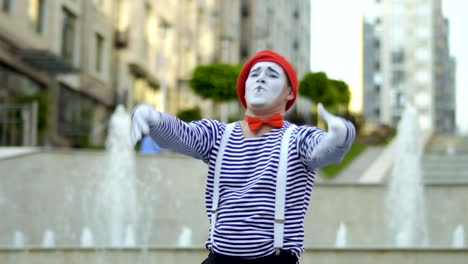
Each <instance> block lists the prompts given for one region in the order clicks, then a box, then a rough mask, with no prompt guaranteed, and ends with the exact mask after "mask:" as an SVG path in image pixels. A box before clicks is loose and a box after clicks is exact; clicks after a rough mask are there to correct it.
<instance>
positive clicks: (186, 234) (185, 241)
mask: <svg viewBox="0 0 468 264" xmlns="http://www.w3.org/2000/svg"><path fill="white" fill-rule="evenodd" d="M191 237H192V230H191V229H190V228H189V227H187V226H183V227H182V232H181V233H180V235H179V241H178V243H177V245H178V246H179V247H189V246H190V245H191V240H192V238H191Z"/></svg>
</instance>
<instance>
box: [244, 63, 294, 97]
mask: <svg viewBox="0 0 468 264" xmlns="http://www.w3.org/2000/svg"><path fill="white" fill-rule="evenodd" d="M286 80H287V78H286V74H285V72H284V70H283V68H281V66H279V65H278V64H276V63H274V62H257V63H256V64H255V65H254V66H253V67H252V68H251V69H250V73H249V76H248V77H247V80H246V81H245V101H246V103H247V106H262V105H270V104H271V103H273V102H274V101H275V100H276V99H277V98H278V96H279V95H280V94H281V92H282V91H283V89H284V87H285V84H286Z"/></svg>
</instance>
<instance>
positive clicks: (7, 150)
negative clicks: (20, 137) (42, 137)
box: [0, 147, 40, 160]
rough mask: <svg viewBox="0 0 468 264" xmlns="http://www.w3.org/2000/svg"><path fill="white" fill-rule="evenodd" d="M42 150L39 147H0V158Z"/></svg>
mask: <svg viewBox="0 0 468 264" xmlns="http://www.w3.org/2000/svg"><path fill="white" fill-rule="evenodd" d="M38 151H40V148H39V147H0V160H2V159H8V158H14V157H18V156H23V155H27V154H32V153H35V152H38Z"/></svg>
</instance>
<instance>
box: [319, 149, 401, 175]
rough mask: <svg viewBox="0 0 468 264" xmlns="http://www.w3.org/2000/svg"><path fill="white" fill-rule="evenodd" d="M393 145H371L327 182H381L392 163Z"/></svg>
mask: <svg viewBox="0 0 468 264" xmlns="http://www.w3.org/2000/svg"><path fill="white" fill-rule="evenodd" d="M392 151H393V150H392V146H391V145H388V146H369V147H368V148H367V149H366V150H364V151H363V152H362V153H361V154H360V155H359V156H358V157H357V158H356V159H355V160H354V161H353V162H351V163H350V164H349V165H348V166H347V167H346V168H344V169H343V170H342V171H341V172H340V173H338V175H336V176H335V177H334V178H333V179H330V180H323V181H322V182H327V183H364V184H365V183H379V182H382V181H383V180H384V177H385V176H386V170H387V169H388V168H390V165H391V163H392V159H391V154H392Z"/></svg>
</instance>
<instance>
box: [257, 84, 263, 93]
mask: <svg viewBox="0 0 468 264" xmlns="http://www.w3.org/2000/svg"><path fill="white" fill-rule="evenodd" d="M261 90H265V88H263V87H262V86H260V85H259V86H257V87H255V91H257V92H260V91H261Z"/></svg>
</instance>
